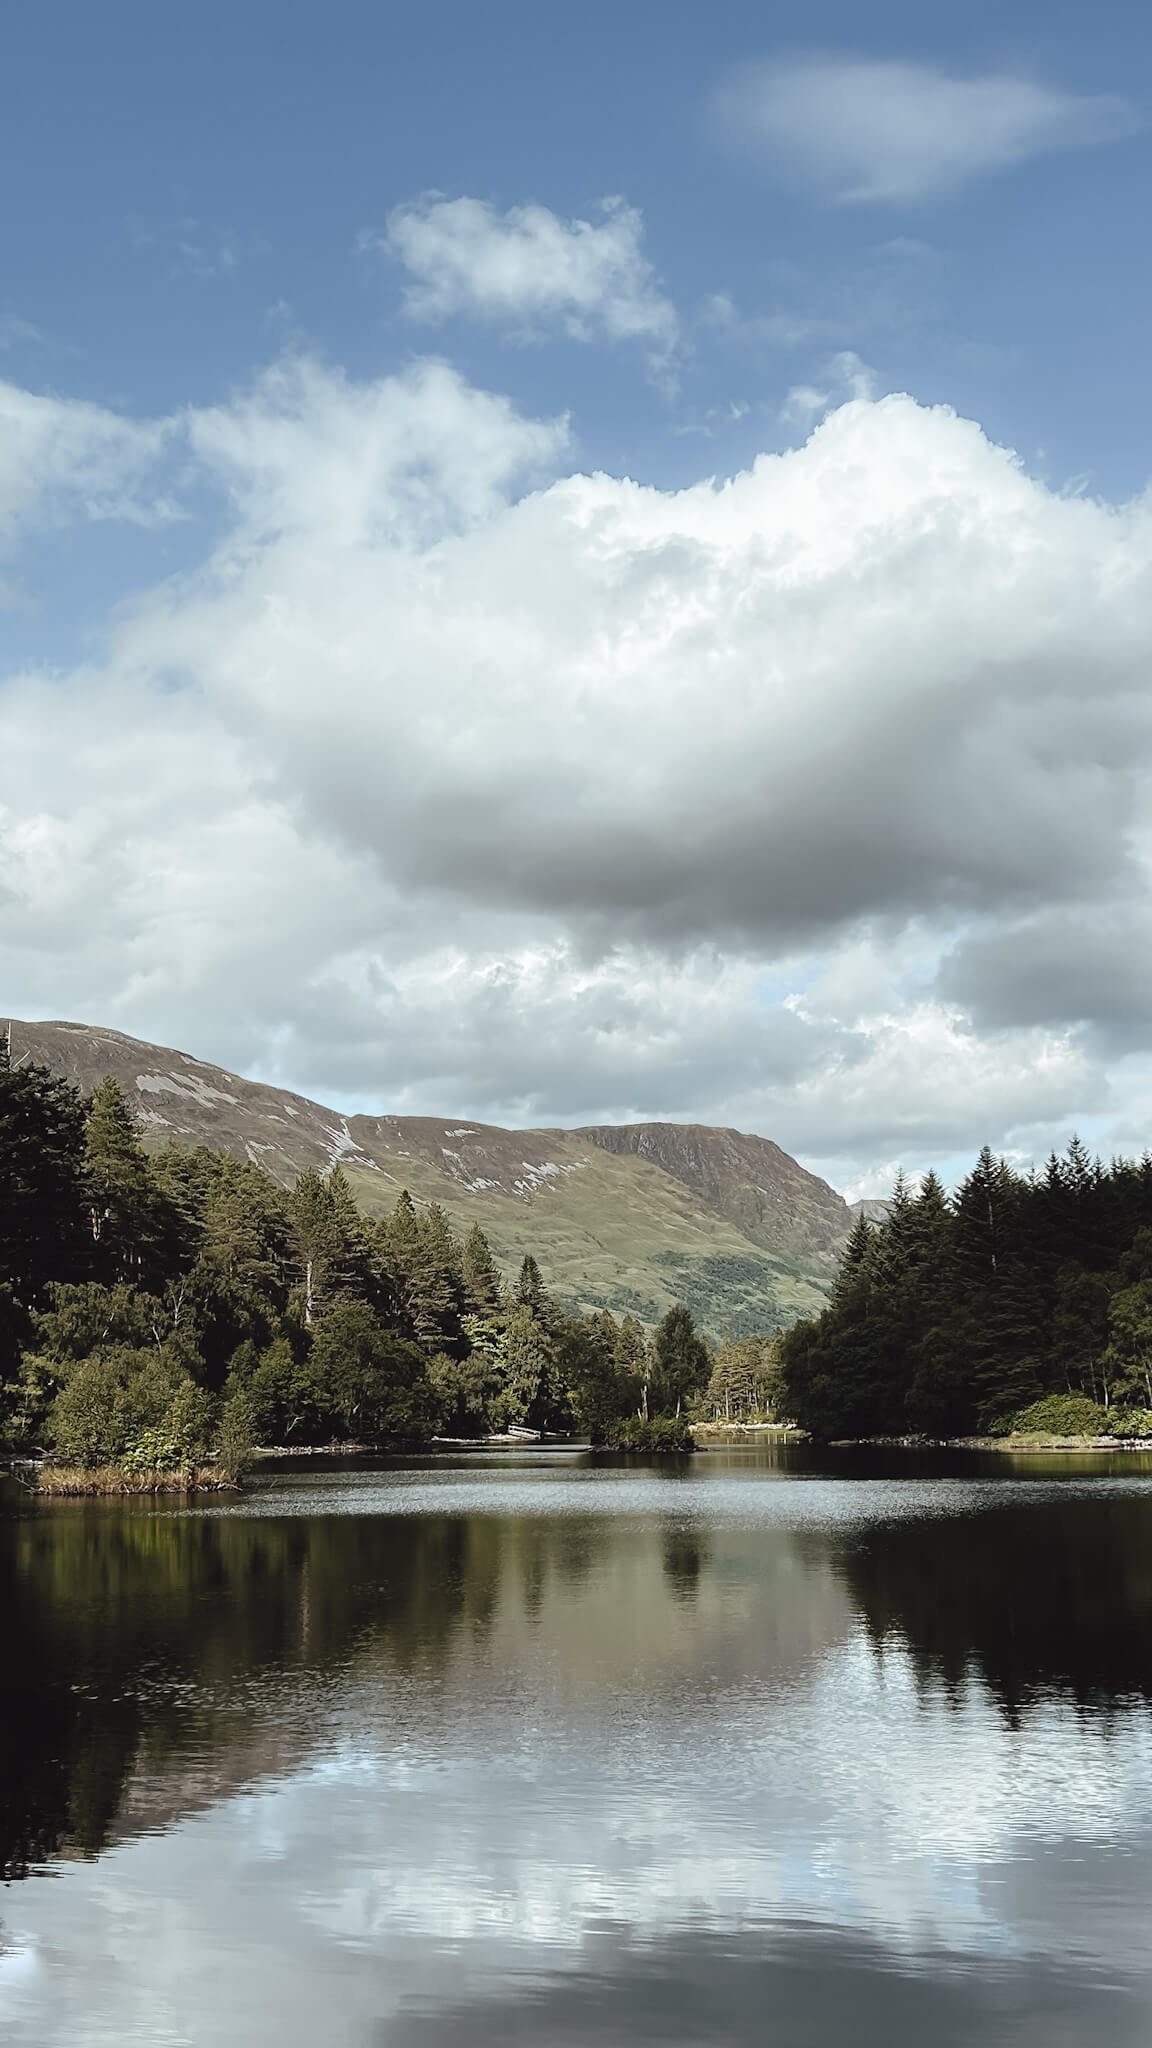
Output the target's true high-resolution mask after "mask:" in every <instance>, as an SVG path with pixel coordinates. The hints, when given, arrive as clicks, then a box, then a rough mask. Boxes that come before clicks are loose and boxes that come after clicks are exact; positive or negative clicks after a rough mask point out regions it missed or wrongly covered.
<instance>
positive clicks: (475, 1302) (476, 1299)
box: [460, 1223, 504, 1316]
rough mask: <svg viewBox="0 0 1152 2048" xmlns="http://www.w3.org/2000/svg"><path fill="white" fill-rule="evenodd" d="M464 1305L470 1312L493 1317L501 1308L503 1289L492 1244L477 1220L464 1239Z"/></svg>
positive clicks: (461, 1266)
mask: <svg viewBox="0 0 1152 2048" xmlns="http://www.w3.org/2000/svg"><path fill="white" fill-rule="evenodd" d="M460 1268H461V1280H462V1283H463V1288H464V1305H465V1308H466V1309H467V1311H468V1313H469V1314H470V1315H476V1316H494V1315H497V1314H498V1313H499V1311H500V1308H501V1305H502V1302H503V1297H504V1289H503V1286H502V1284H501V1280H500V1274H499V1272H498V1270H497V1267H496V1262H495V1260H494V1259H493V1257H492V1247H491V1245H490V1244H489V1242H488V1239H487V1238H486V1237H485V1235H484V1232H483V1231H482V1230H481V1228H480V1225H479V1224H478V1223H474V1224H473V1225H472V1228H471V1230H470V1231H469V1232H468V1235H467V1237H466V1238H465V1240H464V1248H463V1251H462V1253H461V1258H460Z"/></svg>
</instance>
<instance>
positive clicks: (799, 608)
mask: <svg viewBox="0 0 1152 2048" xmlns="http://www.w3.org/2000/svg"><path fill="white" fill-rule="evenodd" d="M125 431H126V433H127V435H128V438H129V440H130V442H131V445H132V446H133V447H135V446H136V442H135V440H134V439H133V438H132V437H133V436H134V435H135V434H136V433H137V429H136V428H135V427H134V426H130V427H128V428H127V429H126V430H125ZM141 431H144V432H145V434H146V436H147V435H150V436H151V441H150V442H149V446H160V445H162V446H164V447H165V448H169V447H171V448H174V449H176V450H177V451H178V455H179V460H180V461H181V462H182V463H184V464H185V465H187V466H188V467H189V469H190V471H191V473H192V474H193V475H194V477H195V478H196V479H197V481H198V483H199V485H200V486H201V487H203V486H204V485H205V484H207V485H209V486H212V487H215V488H216V490H217V491H218V492H219V494H220V498H221V502H222V504H223V506H224V507H225V508H226V514H227V517H226V523H225V528H224V531H223V532H222V534H221V535H220V537H219V540H218V542H217V544H216V546H215V547H214V548H213V550H212V552H211V553H210V555H209V556H208V558H207V559H206V560H205V561H204V563H203V565H202V567H201V569H200V570H199V571H198V572H197V573H195V574H193V575H190V576H186V577H183V578H181V579H180V580H178V581H174V582H171V583H168V584H165V585H161V586H159V587H157V588H156V589H154V590H153V591H151V592H150V593H148V594H146V595H145V596H144V597H142V598H140V599H138V600H137V601H135V602H134V603H133V604H132V605H131V606H129V607H127V608H125V609H123V610H122V611H121V612H120V613H119V614H118V616H117V618H116V620H115V623H114V625H113V626H112V628H111V629H110V631H109V635H108V640H107V645H106V648H105V651H104V654H103V656H102V658H101V659H100V661H99V662H98V663H94V664H93V665H92V666H91V667H89V668H86V669H84V670H82V671H79V672H77V673H75V674H73V675H71V676H63V677H48V676H44V675H25V676H12V677H10V678H8V680H7V681H6V683H4V684H3V685H0V946H2V948H3V958H4V964H5V974H4V983H5V990H6V1000H7V1001H8V1002H10V1003H11V1005H12V1007H13V1009H14V1010H15V1011H16V1013H17V1014H20V1013H21V1012H24V1013H25V1014H30V1015H31V1014H40V1015H44V1014H56V1015H60V1014H72V1015H74V1016H79V1017H86V1018H89V1019H91V1020H92V1021H99V1022H105V1023H109V1024H115V1025H119V1026H120V1027H121V1028H123V1029H127V1030H135V1031H138V1032H140V1033H141V1034H142V1035H144V1036H151V1037H156V1038H158V1039H162V1040H166V1041H168V1042H176V1043H179V1044H182V1045H183V1046H185V1047H186V1048H187V1049H189V1050H193V1051H198V1052H200V1053H202V1054H203V1055H205V1056H208V1057H214V1058H218V1059H220V1060H222V1061H223V1062H224V1063H225V1064H227V1065H231V1066H234V1067H237V1068H240V1069H241V1070H248V1071H254V1070H258V1071H260V1072H262V1073H264V1074H266V1075H268V1076H269V1077H270V1078H278V1079H281V1080H283V1081H285V1082H291V1083H294V1084H296V1085H300V1086H303V1087H305V1088H306V1089H308V1090H309V1091H310V1092H312V1093H314V1094H318V1095H320V1096H321V1097H323V1096H325V1095H328V1096H332V1095H335V1096H338V1097H339V1098H340V1100H341V1101H342V1102H343V1103H347V1104H355V1105H357V1106H364V1107H390V1108H393V1109H409V1110H416V1109H423V1110H429V1111H433V1110H437V1111H443V1112H445V1113H451V1114H455V1113H457V1112H459V1113H468V1114H471V1115H475V1116H488V1117H491V1118H492V1119H493V1120H500V1119H502V1118H503V1119H506V1120H509V1121H525V1122H527V1121H531V1122H536V1123H546V1122H555V1121H559V1122H581V1121H585V1120H592V1119H600V1118H606V1117H613V1116H617V1117H619V1116H627V1115H648V1116H668V1115H671V1116H682V1117H696V1118H701V1119H703V1120H714V1121H719V1122H725V1123H735V1124H740V1125H743V1126H745V1127H750V1128H754V1129H756V1128H758V1129H761V1130H763V1131H765V1132H767V1133H768V1134H770V1135H772V1136H774V1137H776V1138H778V1139H779V1140H780V1141H781V1142H782V1143H784V1144H786V1145H788V1146H789V1148H790V1149H793V1150H798V1151H800V1152H801V1153H803V1154H804V1155H805V1156H807V1157H809V1158H810V1159H813V1160H817V1161H819V1162H820V1163H821V1164H822V1165H823V1166H824V1167H825V1170H827V1171H829V1172H832V1173H834V1174H835V1175H836V1177H843V1178H845V1179H854V1178H856V1177H857V1176H858V1175H859V1174H861V1173H864V1172H866V1171H867V1170H868V1168H869V1167H870V1166H871V1165H872V1164H873V1163H874V1162H875V1161H878V1160H879V1161H887V1160H890V1159H892V1158H895V1157H903V1158H904V1159H905V1160H906V1162H907V1163H908V1164H909V1165H910V1166H914V1165H918V1164H926V1163H928V1162H929V1161H930V1160H931V1159H932V1158H938V1157H941V1156H944V1155H947V1154H951V1153H952V1152H954V1151H956V1150H962V1149H974V1147H975V1146H976V1145H977V1144H978V1143H979V1142H980V1141H981V1140H982V1139H984V1138H985V1137H988V1138H990V1139H991V1140H992V1141H994V1142H1000V1143H1006V1142H1012V1143H1013V1144H1014V1145H1015V1146H1016V1148H1017V1149H1023V1150H1025V1151H1026V1150H1027V1149H1028V1147H1029V1144H1030V1142H1031V1139H1030V1134H1033V1133H1036V1132H1040V1131H1042V1132H1043V1134H1044V1139H1045V1142H1047V1141H1048V1138H1049V1135H1050V1133H1051V1132H1052V1130H1053V1129H1054V1128H1058V1127H1059V1125H1060V1124H1061V1122H1062V1121H1064V1122H1067V1121H1070V1120H1072V1119H1077V1120H1083V1119H1084V1118H1085V1117H1094V1116H1095V1117H1102V1118H1106V1117H1107V1116H1108V1115H1110V1114H1111V1113H1112V1103H1111V1097H1110V1090H1109V1070H1108V1066H1107V1062H1106V1058H1105V1052H1106V1048H1105V1047H1104V1045H1103V1041H1102V1040H1101V1038H1100V1035H1099V1030H1097V1033H1096V1036H1095V1037H1093V1035H1092V1024H1091V1020H1092V1017H1093V1016H1094V1015H1097V1014H1098V1013H1099V1014H1101V1015H1102V1014H1103V1012H1104V1011H1106V1010H1110V1011H1113V1012H1114V1011H1115V1010H1116V1009H1117V1007H1118V1006H1120V1005H1124V1006H1126V1007H1125V1016H1126V1018H1127V1023H1126V1030H1127V1034H1128V1035H1127V1037H1126V1039H1125V1050H1126V1052H1127V1053H1128V1055H1129V1057H1130V1058H1131V1057H1140V1056H1143V1055H1146V1054H1147V1053H1148V1052H1150V1051H1152V1045H1150V1044H1149V1037H1150V1035H1152V1022H1146V1021H1145V1017H1144V1013H1143V1011H1142V1010H1141V1008H1140V1002H1141V1001H1142V997H1141V994H1140V990H1139V989H1135V988H1129V987H1128V984H1127V983H1125V982H1124V977H1125V975H1126V974H1127V976H1128V982H1129V983H1132V982H1134V981H1139V977H1138V976H1134V975H1133V973H1132V971H1131V970H1130V969H1129V968H1128V967H1127V966H1126V965H1125V961H1126V959H1127V955H1128V953H1129V952H1130V950H1131V942H1132V933H1133V931H1134V930H1135V929H1143V925H1142V922H1141V920H1142V919H1143V918H1144V916H1145V908H1144V906H1145V905H1146V902H1147V896H1148V871H1147V832H1148V826H1149V814H1150V803H1149V795H1150V791H1149V778H1150V775H1152V714H1150V710H1149V698H1148V692H1147V649H1148V645H1149V635H1150V630H1152V522H1150V509H1149V506H1148V505H1147V504H1146V503H1144V502H1143V501H1141V502H1137V503H1135V504H1133V505H1131V506H1127V507H1110V506H1107V505H1102V504H1099V503H1095V502H1093V501H1091V500H1089V499H1085V498H1074V499H1068V498H1064V497H1061V496H1059V495H1057V494H1055V493H1053V492H1051V491H1049V490H1048V489H1046V488H1045V487H1044V486H1043V485H1042V484H1040V483H1038V482H1036V481H1035V480H1034V479H1032V478H1031V477H1029V476H1028V475H1027V474H1026V472H1025V471H1024V470H1023V468H1022V467H1021V466H1020V464H1019V463H1018V462H1017V461H1016V460H1015V458H1014V457H1013V456H1012V455H1011V454H1010V453H1009V452H1007V451H1005V450H1003V449H1000V448H997V447H995V446H994V445H992V444H991V443H990V442H989V441H988V440H987V439H986V437H985V436H984V435H983V434H982V433H981V432H980V430H979V428H978V427H976V426H975V425H973V424H972V423H971V422H968V421H964V420H961V419H958V418H957V417H956V416H955V415H954V414H953V413H951V412H949V411H948V410H946V409H943V408H925V407H922V406H920V405H917V404H916V403H914V402H913V400H911V399H909V398H902V397H889V398H886V399H882V400H870V399H866V398H857V399H853V400H851V401H850V402H848V403H847V404H845V405H843V406H841V407H840V408H839V409H838V410H837V411H835V412H833V413H831V414H830V415H829V416H828V417H827V418H826V419H825V420H824V421H823V422H822V423H821V424H820V425H819V426H818V427H817V428H816V429H815V431H814V432H813V433H812V434H811V436H810V438H809V439H808V441H807V442H806V443H805V445H804V446H803V447H801V448H797V449H793V450H791V451H789V452H787V453H785V454H782V455H764V456H761V457H760V458H759V459H758V460H757V461H756V462H755V463H754V464H753V465H752V467H751V468H750V469H748V470H747V471H745V472H743V473H742V474H740V475H738V476H736V477H734V478H731V479H729V480H727V481H715V480H708V481H703V482H700V483H698V484H695V485H693V486H691V487H690V488H687V489H683V490H679V491H664V490H657V489H653V488H648V487H644V486H641V485H639V484H636V483H631V482H627V481H622V480H620V479H618V478H614V477H611V476H607V475H597V476H580V475H564V474H562V473H558V472H560V471H561V468H562V463H563V456H564V441H565V428H564V424H563V422H556V421H539V420H532V419H529V418H526V417H525V416H524V415H523V414H521V413H520V412H518V411H517V410H516V408H515V407H514V406H512V405H511V404H510V403H509V402H508V401H507V400H505V399H502V398H499V397H496V396H493V395H492V394H490V393H487V392H482V391H476V390H474V389H472V388H471V387H470V386H469V385H467V384H466V383H465V382H464V381H463V380H462V379H461V378H460V377H459V376H458V375H456V373H455V372H453V371H452V370H451V369H449V368H448V367H447V366H445V365H443V364H438V363H422V364H417V365H414V366H413V367H412V368H411V369H410V370H408V371H406V372H405V373H403V374H402V375H399V376H395V377H387V378H381V379H378V380H375V381H372V382H365V383H357V382H354V381H353V380H351V379H350V378H348V377H346V376H344V375H343V374H342V373H341V372H339V371H338V370H335V369H332V368H329V367H327V366H324V365H322V364H320V363H317V362H315V361H312V360H309V359H307V358H293V359H291V360H288V361H286V362H284V363H283V364H280V365H278V366H276V367H274V368H273V369H272V370H270V371H269V372H267V373H266V374H265V375H264V376H262V377H261V378H259V379H258V380H257V381H256V382H255V383H254V384H253V385H252V386H251V387H250V388H249V389H247V390H246V391H243V392H241V393H239V394H238V395H237V396H236V397H235V398H234V399H233V400H231V401H230V402H229V403H228V404H223V405H220V406H217V407H214V408H211V409H206V410H200V411H194V412H190V413H188V414H186V415H183V416H182V417H181V418H179V419H178V420H174V421H170V422H161V423H158V424H157V425H155V426H154V427H152V428H148V429H146V430H141ZM105 439H107V440H108V444H109V445H111V446H113V447H115V446H117V445H118V444H117V443H116V441H115V422H114V421H110V420H103V419H102V420H101V421H100V422H99V423H98V431H97V432H95V436H94V442H93V443H92V444H91V445H103V442H104V440H105ZM89 446H90V443H89V442H88V441H82V442H81V452H80V454H79V455H78V457H77V459H76V462H75V464H74V466H73V469H72V470H71V471H69V472H67V474H68V476H69V477H70V478H71V479H72V481H73V482H74V480H75V478H76V477H81V478H82V477H83V476H84V474H85V473H86V472H85V466H86V464H88V463H89V461H90V460H91V459H92V458H91V457H90V455H89V453H88V449H89ZM75 502H76V503H77V504H79V505H80V506H81V507H82V506H83V505H84V502H85V501H84V496H83V491H78V492H77V493H76V494H75ZM61 730H66V731H67V733H68V736H69V746H68V749H67V750H66V751H65V750H64V749H62V748H61V747H60V745H59V741H58V735H59V733H60V732H61ZM1062 919H1068V920H1070V922H1069V923H1068V925H1067V927H1066V928H1067V930H1068V931H1070V932H1073V933H1077V932H1078V933H1081V934H1083V935H1084V939H1085V944H1086V945H1087V942H1088V935H1093V945H1092V947H1090V948H1089V950H1088V951H1087V953H1086V954H1085V957H1086V958H1088V959H1089V960H1090V961H1091V963H1092V971H1091V974H1090V975H1087V976H1085V977H1084V981H1085V984H1086V986H1085V989H1084V990H1083V991H1082V992H1081V993H1080V994H1079V995H1078V996H1077V997H1076V999H1075V1000H1073V999H1072V996H1071V995H1070V993H1069V990H1070V988H1071V984H1072V979H1073V977H1072V975H1071V974H1070V973H1065V974H1064V977H1063V980H1062V981H1061V980H1060V977H1059V976H1057V975H1055V974H1054V969H1053V964H1052V961H1053V956H1054V952H1055V949H1056V947H1057V945H1058V935H1059V931H1060V921H1061V920H1062ZM1006 962H1008V963H1009V964H1008V965H1005V963H1006ZM1109 963H1111V965H1112V969H1113V973H1112V977H1111V979H1110V978H1109V971H1108V969H1109ZM1121 984H1124V985H1123V986H1121Z"/></svg>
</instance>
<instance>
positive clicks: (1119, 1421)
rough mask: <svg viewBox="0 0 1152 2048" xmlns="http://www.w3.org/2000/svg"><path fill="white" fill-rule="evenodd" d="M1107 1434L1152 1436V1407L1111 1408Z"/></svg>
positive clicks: (1106, 1429) (1105, 1433)
mask: <svg viewBox="0 0 1152 2048" xmlns="http://www.w3.org/2000/svg"><path fill="white" fill-rule="evenodd" d="M1104 1435H1105V1436H1119V1437H1130V1436H1152V1408H1110V1409H1109V1410H1108V1421H1107V1427H1106V1428H1105V1430H1104Z"/></svg>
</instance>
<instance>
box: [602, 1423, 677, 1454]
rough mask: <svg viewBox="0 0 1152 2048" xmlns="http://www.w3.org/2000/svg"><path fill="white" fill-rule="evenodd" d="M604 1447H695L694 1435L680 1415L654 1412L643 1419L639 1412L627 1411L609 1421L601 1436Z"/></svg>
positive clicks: (659, 1448) (606, 1448)
mask: <svg viewBox="0 0 1152 2048" xmlns="http://www.w3.org/2000/svg"><path fill="white" fill-rule="evenodd" d="M602 1441H603V1445H604V1448H605V1450H609V1451H694V1450H695V1448H696V1439H695V1437H694V1436H693V1434H692V1431H691V1430H690V1428H689V1427H688V1424H687V1423H686V1422H685V1421H684V1419H683V1417H682V1416H679V1415H654V1416H653V1417H652V1418H651V1419H650V1420H649V1421H647V1422H646V1421H645V1420H644V1418H643V1417H642V1416H639V1415H626V1416H625V1417H624V1418H623V1420H622V1421H619V1422H610V1423H609V1424H608V1425H607V1427H606V1429H605V1431H604V1436H603V1439H602Z"/></svg>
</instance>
